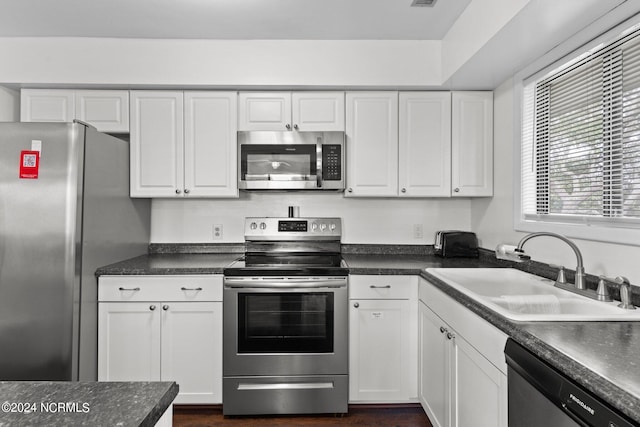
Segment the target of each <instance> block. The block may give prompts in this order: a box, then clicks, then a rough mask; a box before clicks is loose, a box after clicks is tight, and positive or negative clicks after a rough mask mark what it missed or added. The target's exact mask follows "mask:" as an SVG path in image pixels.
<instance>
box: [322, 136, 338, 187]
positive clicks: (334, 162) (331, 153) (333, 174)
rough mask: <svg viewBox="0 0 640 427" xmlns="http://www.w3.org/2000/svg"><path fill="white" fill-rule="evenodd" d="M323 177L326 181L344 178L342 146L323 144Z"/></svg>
mask: <svg viewBox="0 0 640 427" xmlns="http://www.w3.org/2000/svg"><path fill="white" fill-rule="evenodd" d="M322 179H323V180H324V181H341V180H342V146H341V145H337V144H335V145H334V144H323V145H322Z"/></svg>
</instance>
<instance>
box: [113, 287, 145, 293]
mask: <svg viewBox="0 0 640 427" xmlns="http://www.w3.org/2000/svg"><path fill="white" fill-rule="evenodd" d="M118 290H119V291H131V292H138V291H139V290H140V288H123V287H122V286H120V287H119V288H118Z"/></svg>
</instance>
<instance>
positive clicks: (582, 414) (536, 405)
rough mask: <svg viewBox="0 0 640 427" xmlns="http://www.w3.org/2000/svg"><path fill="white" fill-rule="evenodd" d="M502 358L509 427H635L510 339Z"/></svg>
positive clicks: (634, 424)
mask: <svg viewBox="0 0 640 427" xmlns="http://www.w3.org/2000/svg"><path fill="white" fill-rule="evenodd" d="M505 355H506V359H507V371H508V372H507V373H508V380H507V381H508V386H509V391H508V394H509V406H508V407H509V427H539V426H553V427H569V426H589V427H591V426H594V427H599V426H602V427H627V426H629V427H630V426H637V425H638V424H637V423H634V422H632V421H630V420H628V419H627V418H626V417H625V416H624V415H623V414H621V413H619V412H617V411H616V410H614V409H613V408H611V407H609V406H608V405H607V404H606V403H605V402H602V401H600V400H598V398H597V397H595V396H594V395H593V394H592V393H591V392H589V391H587V390H585V389H584V388H582V387H581V386H579V385H578V384H576V383H575V382H573V381H572V380H571V379H569V378H567V377H566V376H565V375H563V374H561V373H560V372H558V371H557V370H555V369H554V368H552V367H551V366H549V365H548V364H547V363H545V362H543V361H542V360H540V359H539V358H538V357H536V356H535V355H533V354H532V353H531V352H529V351H528V350H526V349H525V348H524V347H522V346H521V345H520V344H518V343H516V342H515V341H513V340H511V339H509V340H507V345H506V347H505Z"/></svg>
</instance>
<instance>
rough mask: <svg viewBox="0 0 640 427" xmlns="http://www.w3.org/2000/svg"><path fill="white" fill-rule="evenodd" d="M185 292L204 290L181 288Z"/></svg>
mask: <svg viewBox="0 0 640 427" xmlns="http://www.w3.org/2000/svg"><path fill="white" fill-rule="evenodd" d="M180 289H181V290H183V291H201V290H202V288H185V287H184V286H183V287H181V288H180Z"/></svg>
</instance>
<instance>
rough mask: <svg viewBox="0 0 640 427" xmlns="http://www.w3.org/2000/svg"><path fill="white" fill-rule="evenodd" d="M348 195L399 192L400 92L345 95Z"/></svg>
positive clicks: (379, 194) (389, 194) (378, 194)
mask: <svg viewBox="0 0 640 427" xmlns="http://www.w3.org/2000/svg"><path fill="white" fill-rule="evenodd" d="M346 110H347V114H346V120H347V122H346V129H347V131H346V136H347V191H346V193H345V195H346V196H396V195H397V194H398V93H397V92H348V93H347V95H346Z"/></svg>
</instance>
